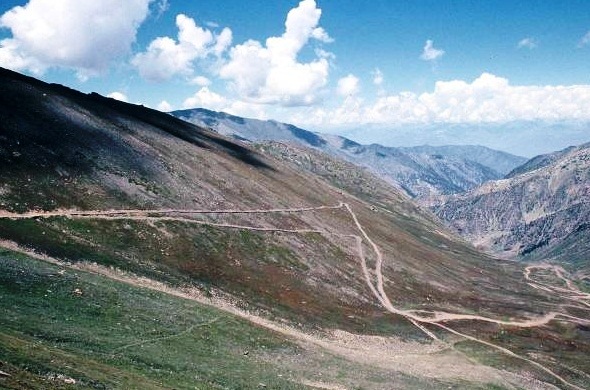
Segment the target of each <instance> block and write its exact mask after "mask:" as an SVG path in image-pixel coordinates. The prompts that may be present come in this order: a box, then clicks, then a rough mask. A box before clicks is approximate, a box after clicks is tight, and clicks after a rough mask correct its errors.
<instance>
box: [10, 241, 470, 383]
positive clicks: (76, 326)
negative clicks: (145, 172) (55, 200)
mask: <svg viewBox="0 0 590 390" xmlns="http://www.w3.org/2000/svg"><path fill="white" fill-rule="evenodd" d="M77 291H78V292H80V294H78V293H77ZM0 311H1V312H2V313H3V315H2V316H0V370H2V371H4V372H6V373H8V374H10V376H9V377H0V388H8V389H54V388H63V389H68V388H76V389H80V388H88V389H108V388H125V389H131V388H135V389H168V388H177V389H184V388H187V389H188V388H190V389H194V388H198V389H255V388H262V387H264V386H262V385H261V384H264V385H265V386H266V387H267V388H273V389H299V388H307V386H305V385H303V384H302V382H303V381H304V380H306V379H308V380H315V381H319V380H328V381H336V383H338V382H340V383H344V384H347V385H354V384H355V383H356V387H355V388H373V386H381V385H382V384H383V383H387V384H388V388H400V389H401V388H416V389H428V388H439V387H440V386H445V387H446V386H448V385H450V384H451V382H447V383H446V384H445V383H444V382H441V381H436V380H428V381H425V380H420V379H416V378H412V377H408V376H406V375H403V374H401V373H395V372H388V371H384V370H379V369H374V368H371V367H368V366H367V367H363V366H362V365H359V364H358V363H354V364H353V363H350V362H347V361H345V360H342V359H341V358H337V357H335V356H332V355H331V354H329V353H326V352H325V351H324V352H322V351H319V352H316V351H314V349H313V348H311V349H309V348H308V349H303V348H301V347H300V346H298V345H296V344H294V343H293V342H291V341H287V340H285V338H284V337H283V336H281V335H279V334H276V333H273V332H270V331H267V330H265V329H263V328H259V327H257V326H255V325H253V324H251V323H249V322H247V321H245V320H242V319H239V318H237V317H235V316H233V315H231V314H227V313H224V312H221V311H219V310H216V309H214V308H210V307H206V306H203V305H201V304H198V303H196V302H193V301H189V300H185V299H181V298H176V297H171V296H168V295H166V294H163V293H160V292H157V291H151V290H145V289H141V288H137V287H133V286H129V285H125V284H123V283H119V282H114V281H111V280H108V279H105V278H103V277H100V276H96V275H92V274H88V273H85V272H82V271H73V270H70V269H63V268H61V267H59V266H55V265H52V264H46V263H43V262H41V261H38V260H34V259H31V258H28V257H26V256H24V255H21V254H16V253H13V252H9V251H6V250H0ZM328 368H329V369H328ZM318 374H319V375H318ZM67 378H72V379H74V380H75V381H76V383H75V384H68V383H67V382H66V379H67ZM392 378H395V379H394V380H393V381H392ZM455 385H458V386H459V387H463V386H462V385H460V383H459V384H457V383H455ZM367 386H368V387H367ZM389 386H392V387H389ZM471 386H472V385H469V388H472V387H471Z"/></svg>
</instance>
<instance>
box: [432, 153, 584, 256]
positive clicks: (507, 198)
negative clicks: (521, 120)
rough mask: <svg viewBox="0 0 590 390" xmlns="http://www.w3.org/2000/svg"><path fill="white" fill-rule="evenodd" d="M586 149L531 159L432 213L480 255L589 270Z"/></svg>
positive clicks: (441, 202) (445, 201) (446, 200)
mask: <svg viewBox="0 0 590 390" xmlns="http://www.w3.org/2000/svg"><path fill="white" fill-rule="evenodd" d="M589 199H590V143H587V144H583V145H580V146H576V147H569V148H567V149H564V150H562V151H559V152H555V153H551V154H546V155H542V156H537V157H535V158H533V159H531V160H529V161H528V162H526V163H525V164H523V165H521V166H520V167H518V168H516V169H514V170H513V171H512V172H511V173H509V174H508V175H507V176H506V179H503V180H497V181H491V182H488V183H486V184H484V185H483V186H481V187H479V188H477V189H474V190H472V191H469V192H467V193H465V194H459V195H453V196H448V197H442V198H441V199H440V200H439V204H437V205H433V207H432V209H433V211H434V212H435V213H436V214H437V215H438V216H439V217H440V218H441V219H442V220H444V221H445V222H446V223H447V225H449V226H451V227H453V228H454V229H456V230H457V231H458V232H460V233H461V234H462V235H463V236H465V237H466V238H468V239H469V240H470V241H472V242H474V243H475V244H476V245H477V246H479V247H480V248H482V249H485V250H489V251H493V252H495V253H497V254H501V255H504V256H507V257H514V256H519V257H524V258H527V259H541V258H542V259H557V260H560V261H566V262H573V263H575V265H578V266H582V265H586V266H590V261H588V259H589V258H590V202H589Z"/></svg>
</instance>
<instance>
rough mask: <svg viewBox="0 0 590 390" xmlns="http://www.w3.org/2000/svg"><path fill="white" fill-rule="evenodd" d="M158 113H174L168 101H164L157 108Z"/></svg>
mask: <svg viewBox="0 0 590 390" xmlns="http://www.w3.org/2000/svg"><path fill="white" fill-rule="evenodd" d="M157 109H158V111H162V112H170V111H172V105H171V104H170V103H168V102H167V101H166V100H162V101H161V102H160V103H159V104H158V107H157Z"/></svg>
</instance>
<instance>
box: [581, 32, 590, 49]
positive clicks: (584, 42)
mask: <svg viewBox="0 0 590 390" xmlns="http://www.w3.org/2000/svg"><path fill="white" fill-rule="evenodd" d="M588 45H590V31H588V32H587V33H586V34H585V35H584V36H583V37H582V39H580V43H579V44H578V47H584V46H588Z"/></svg>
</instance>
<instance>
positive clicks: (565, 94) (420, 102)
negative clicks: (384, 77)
mask: <svg viewBox="0 0 590 390" xmlns="http://www.w3.org/2000/svg"><path fill="white" fill-rule="evenodd" d="M517 120H525V121H533V120H545V121H559V120H590V85H571V86H560V85H558V86H551V85H547V86H513V85H511V84H510V83H509V81H508V80H507V79H505V78H502V77H498V76H495V75H493V74H489V73H484V74H482V75H481V76H479V77H478V78H476V79H475V80H473V81H472V82H466V81H463V80H452V81H438V82H437V83H436V84H435V87H434V90H433V91H432V92H427V93H423V94H415V93H412V92H402V93H399V94H396V95H389V96H382V97H379V98H377V100H375V101H374V102H372V103H370V104H365V103H363V101H362V100H360V99H347V101H345V103H344V104H343V105H342V106H341V107H339V108H337V109H336V110H334V111H326V110H316V111H314V112H307V113H306V114H305V115H302V116H300V117H297V118H293V122H295V123H298V124H301V125H303V124H308V125H317V126H334V125H347V124H348V125H359V124H388V125H394V124H410V123H417V124H422V123H423V124H428V123H505V122H511V121H517Z"/></svg>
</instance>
